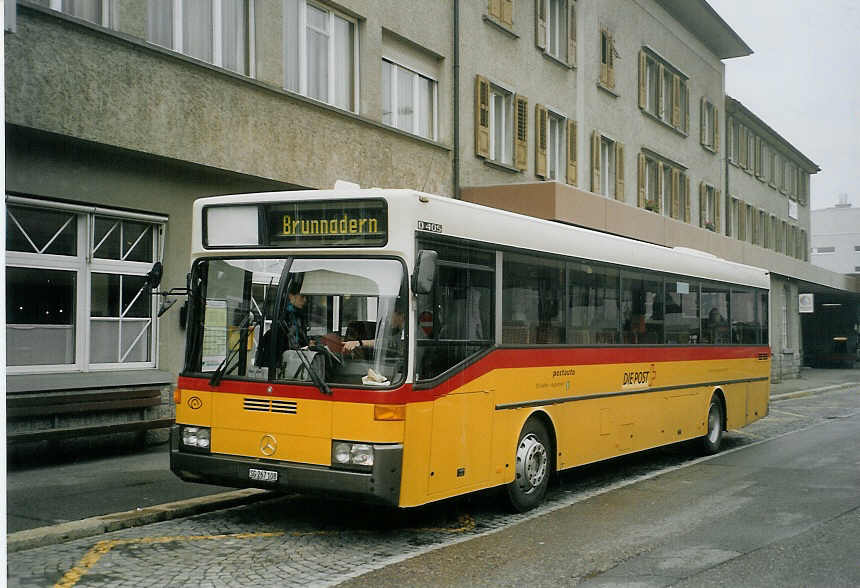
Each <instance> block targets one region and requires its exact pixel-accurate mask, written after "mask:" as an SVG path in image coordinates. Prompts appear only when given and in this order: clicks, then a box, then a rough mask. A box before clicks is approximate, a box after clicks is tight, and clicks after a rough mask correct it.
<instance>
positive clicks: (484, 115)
mask: <svg viewBox="0 0 860 588" xmlns="http://www.w3.org/2000/svg"><path fill="white" fill-rule="evenodd" d="M475 155H477V156H478V157H489V156H490V82H488V81H487V78H485V77H482V76H475Z"/></svg>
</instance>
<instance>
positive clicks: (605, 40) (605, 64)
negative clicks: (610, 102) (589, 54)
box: [600, 30, 612, 86]
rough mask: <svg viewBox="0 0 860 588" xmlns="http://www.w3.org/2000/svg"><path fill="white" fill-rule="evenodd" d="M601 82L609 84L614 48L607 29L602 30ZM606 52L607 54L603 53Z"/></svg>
mask: <svg viewBox="0 0 860 588" xmlns="http://www.w3.org/2000/svg"><path fill="white" fill-rule="evenodd" d="M600 51H601V55H600V83H601V84H605V85H607V86H608V85H609V53H610V52H611V51H612V48H611V47H610V46H609V33H608V32H607V31H605V30H601V31H600ZM604 52H605V55H604V54H603V53H604Z"/></svg>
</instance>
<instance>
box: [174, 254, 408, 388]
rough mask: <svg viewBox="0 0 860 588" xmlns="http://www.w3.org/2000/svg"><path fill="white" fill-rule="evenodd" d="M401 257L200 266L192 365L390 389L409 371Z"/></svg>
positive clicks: (224, 373) (225, 373)
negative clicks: (407, 369)
mask: <svg viewBox="0 0 860 588" xmlns="http://www.w3.org/2000/svg"><path fill="white" fill-rule="evenodd" d="M406 283H407V282H406V273H405V268H404V265H403V264H402V263H401V262H400V261H398V260H395V259H368V258H348V259H347V258H321V257H316V258H312V257H282V258H271V257H267V258H232V259H231V258H221V259H206V260H202V261H200V262H198V263H197V264H196V265H195V267H194V271H193V277H192V284H191V287H192V290H191V297H190V301H191V309H190V310H191V312H190V315H189V316H190V317H191V318H190V320H189V325H188V328H189V330H190V332H189V338H188V341H189V348H188V350H187V355H186V372H191V373H202V374H207V375H211V380H210V382H211V383H212V384H217V383H218V382H220V380H221V379H222V378H226V379H236V378H239V379H250V380H263V381H284V382H301V383H304V384H305V385H316V386H318V387H320V388H321V390H324V391H326V392H327V391H328V385H329V384H331V385H336V386H363V387H377V388H378V387H388V386H393V385H396V384H398V383H400V382H401V381H402V380H403V378H404V377H405V374H406V349H407V347H406V329H405V326H406V321H405V317H406V312H407V289H406Z"/></svg>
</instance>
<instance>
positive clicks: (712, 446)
mask: <svg viewBox="0 0 860 588" xmlns="http://www.w3.org/2000/svg"><path fill="white" fill-rule="evenodd" d="M722 442H723V404H722V402H720V399H719V398H717V397H716V396H714V397H712V398H711V404H710V406H708V432H707V433H705V436H704V437H702V450H703V451H704V452H705V454H707V455H713V454H714V453H717V452H718V451H719V450H720V445H722Z"/></svg>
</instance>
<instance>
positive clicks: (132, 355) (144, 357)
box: [118, 320, 152, 363]
mask: <svg viewBox="0 0 860 588" xmlns="http://www.w3.org/2000/svg"><path fill="white" fill-rule="evenodd" d="M121 331H122V332H121V338H122V345H121V346H120V356H119V358H118V361H122V362H124V363H127V362H131V361H150V360H151V356H152V344H151V342H152V322H151V321H139V320H136V321H129V320H123V321H122V329H121Z"/></svg>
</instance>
